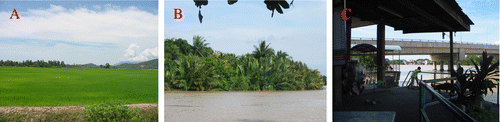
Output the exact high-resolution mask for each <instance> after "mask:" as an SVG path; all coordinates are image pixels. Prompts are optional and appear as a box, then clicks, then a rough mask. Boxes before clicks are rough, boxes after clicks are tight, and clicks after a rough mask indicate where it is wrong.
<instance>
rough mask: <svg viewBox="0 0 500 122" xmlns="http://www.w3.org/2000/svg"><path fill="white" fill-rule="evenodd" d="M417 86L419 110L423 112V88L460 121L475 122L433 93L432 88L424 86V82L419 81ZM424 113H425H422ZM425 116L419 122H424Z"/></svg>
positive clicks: (439, 95)
mask: <svg viewBox="0 0 500 122" xmlns="http://www.w3.org/2000/svg"><path fill="white" fill-rule="evenodd" d="M418 85H419V86H420V88H419V91H420V95H419V96H420V97H419V99H420V104H419V105H420V109H421V110H423V111H425V106H426V105H425V91H424V88H425V89H426V90H427V91H429V93H431V95H432V96H434V97H436V98H437V100H438V101H439V102H440V103H441V104H442V105H443V106H444V107H445V108H447V109H448V110H449V111H451V112H452V113H453V114H454V115H456V116H458V117H459V118H460V119H462V120H464V121H467V122H476V120H474V118H472V117H470V116H469V115H468V114H467V113H465V112H464V111H462V110H461V109H460V108H458V107H457V106H455V104H453V103H452V102H450V101H448V100H447V99H446V98H444V97H443V96H442V95H441V94H439V93H437V92H436V91H434V90H433V89H432V88H430V87H429V86H428V85H427V84H425V81H424V80H420V81H419V83H418ZM424 113H425V112H424ZM425 117H426V115H422V116H420V121H424V119H426V120H428V118H425Z"/></svg>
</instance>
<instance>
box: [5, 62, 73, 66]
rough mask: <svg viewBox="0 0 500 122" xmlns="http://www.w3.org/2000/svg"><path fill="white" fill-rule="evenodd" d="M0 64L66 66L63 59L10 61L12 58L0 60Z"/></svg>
mask: <svg viewBox="0 0 500 122" xmlns="http://www.w3.org/2000/svg"><path fill="white" fill-rule="evenodd" d="M0 66H15V67H66V66H67V65H66V64H64V61H56V60H52V61H51V60H49V61H47V62H45V61H44V60H36V61H32V60H25V61H21V62H19V61H12V60H6V61H4V60H0Z"/></svg>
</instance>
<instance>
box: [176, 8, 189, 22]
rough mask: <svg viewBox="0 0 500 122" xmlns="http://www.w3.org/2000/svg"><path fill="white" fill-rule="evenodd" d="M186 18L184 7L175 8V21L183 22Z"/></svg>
mask: <svg viewBox="0 0 500 122" xmlns="http://www.w3.org/2000/svg"><path fill="white" fill-rule="evenodd" d="M185 18H186V17H184V11H182V9H180V8H174V22H183V21H184V19H185Z"/></svg>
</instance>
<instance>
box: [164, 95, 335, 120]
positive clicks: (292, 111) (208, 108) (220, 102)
mask: <svg viewBox="0 0 500 122" xmlns="http://www.w3.org/2000/svg"><path fill="white" fill-rule="evenodd" d="M324 88H325V89H324V90H310V91H273V92H239V91H235V92H234V91H233V92H199V91H166V92H165V121H166V122H177V121H186V122H201V121H203V122H206V121H208V122H221V121H223V122H227V121H268V122H269V121H315V122H316V121H323V122H324V121H326V87H324Z"/></svg>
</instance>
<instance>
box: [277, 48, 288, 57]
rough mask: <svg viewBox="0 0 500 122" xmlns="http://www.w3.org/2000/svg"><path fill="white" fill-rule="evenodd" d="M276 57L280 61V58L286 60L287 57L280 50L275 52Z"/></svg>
mask: <svg viewBox="0 0 500 122" xmlns="http://www.w3.org/2000/svg"><path fill="white" fill-rule="evenodd" d="M276 56H278V59H281V58H288V56H289V55H288V54H287V53H286V52H283V51H281V50H280V51H278V52H276Z"/></svg>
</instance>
